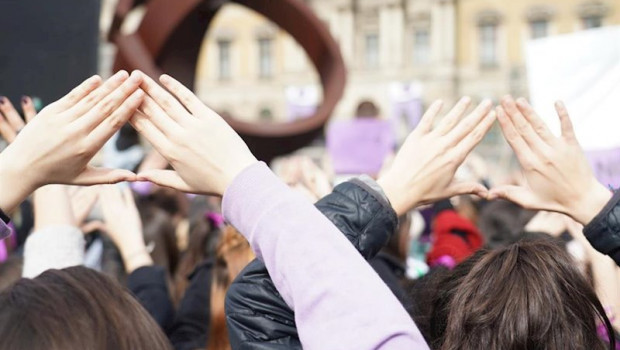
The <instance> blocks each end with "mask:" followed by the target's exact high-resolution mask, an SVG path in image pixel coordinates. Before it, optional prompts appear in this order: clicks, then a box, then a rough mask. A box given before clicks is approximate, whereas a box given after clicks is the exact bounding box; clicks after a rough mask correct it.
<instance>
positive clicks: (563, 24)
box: [456, 0, 620, 66]
mask: <svg viewBox="0 0 620 350" xmlns="http://www.w3.org/2000/svg"><path fill="white" fill-rule="evenodd" d="M456 3H457V28H458V29H457V45H458V54H457V60H458V64H459V65H460V66H472V65H478V40H479V32H478V23H477V16H478V15H479V14H480V13H482V12H484V11H495V12H497V13H498V14H499V15H500V21H499V27H498V45H499V48H500V52H499V59H500V66H505V65H516V64H522V63H523V56H524V52H523V47H524V44H525V42H526V41H527V39H529V37H530V27H529V21H528V18H527V12H528V10H530V9H532V8H535V7H541V6H544V7H548V8H550V9H551V11H552V13H553V15H552V16H551V18H550V20H549V35H558V34H566V33H572V32H575V31H577V30H580V29H582V18H581V16H580V13H579V7H580V5H583V4H588V3H597V2H593V1H590V2H584V1H583V0H548V1H541V0H517V1H514V0H460V1H456ZM598 3H601V4H604V5H605V6H606V7H607V8H608V11H607V13H606V14H605V16H604V17H603V25H604V26H608V25H620V0H602V1H598ZM502 49H504V50H502Z"/></svg>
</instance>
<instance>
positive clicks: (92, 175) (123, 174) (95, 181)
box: [71, 166, 136, 186]
mask: <svg viewBox="0 0 620 350" xmlns="http://www.w3.org/2000/svg"><path fill="white" fill-rule="evenodd" d="M123 181H136V174H134V173H133V172H131V171H129V170H124V169H108V168H96V167H92V166H88V167H87V168H86V170H84V171H83V172H82V173H81V174H80V175H78V177H77V178H75V180H73V182H72V183H71V184H72V185H80V186H91V185H100V184H115V183H119V182H123Z"/></svg>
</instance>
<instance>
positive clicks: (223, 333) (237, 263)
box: [207, 226, 254, 350]
mask: <svg viewBox="0 0 620 350" xmlns="http://www.w3.org/2000/svg"><path fill="white" fill-rule="evenodd" d="M216 255H217V259H216V262H215V265H214V266H213V277H212V282H211V322H210V323H209V343H208V344H207V350H230V341H229V340H228V328H226V313H225V309H224V300H225V298H226V292H227V291H228V288H229V287H230V284H231V283H232V281H233V280H234V279H235V277H237V275H238V274H239V273H240V272H241V270H243V268H244V267H245V266H246V265H247V264H248V263H249V262H250V261H252V259H254V253H253V252H252V250H251V249H250V244H249V243H248V241H246V240H245V238H243V236H242V235H241V234H240V233H239V232H237V230H235V229H234V228H233V227H232V226H226V228H225V229H224V231H223V234H222V240H221V241H220V244H219V245H218V247H217V254H216Z"/></svg>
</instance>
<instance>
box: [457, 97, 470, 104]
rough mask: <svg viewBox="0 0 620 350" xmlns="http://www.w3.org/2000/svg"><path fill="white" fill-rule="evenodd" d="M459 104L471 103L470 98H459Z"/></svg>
mask: <svg viewBox="0 0 620 350" xmlns="http://www.w3.org/2000/svg"><path fill="white" fill-rule="evenodd" d="M460 103H463V104H469V103H471V97H469V96H463V97H461V101H460Z"/></svg>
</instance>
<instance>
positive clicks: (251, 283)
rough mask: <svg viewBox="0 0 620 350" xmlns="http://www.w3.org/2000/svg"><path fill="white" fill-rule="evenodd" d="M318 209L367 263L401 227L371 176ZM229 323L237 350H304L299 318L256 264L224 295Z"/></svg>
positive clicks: (259, 263)
mask: <svg viewBox="0 0 620 350" xmlns="http://www.w3.org/2000/svg"><path fill="white" fill-rule="evenodd" d="M315 206H316V208H317V209H318V210H319V211H320V212H321V213H322V214H323V215H324V216H325V217H327V218H328V219H329V220H330V221H331V222H332V223H333V224H334V225H335V226H336V227H337V228H338V229H339V230H340V232H341V234H343V235H344V236H345V237H346V238H347V239H348V240H349V242H350V243H351V244H352V245H353V247H355V249H356V250H357V251H358V252H359V253H360V254H361V255H362V257H364V259H366V260H368V259H371V258H373V257H374V256H375V255H376V254H377V252H378V251H379V249H381V248H382V247H383V246H384V245H385V243H386V242H387V241H388V240H389V239H390V237H391V236H392V235H393V234H394V231H395V230H396V227H397V222H398V220H397V217H396V213H395V212H394V210H393V209H392V207H391V206H390V204H389V202H388V201H387V198H386V197H385V195H384V194H383V193H382V191H381V188H380V187H379V186H378V185H377V184H376V182H375V181H373V180H372V179H370V178H369V177H367V176H365V177H362V178H356V179H353V180H351V181H348V182H345V183H342V184H340V185H338V186H336V188H335V189H334V190H333V191H332V193H330V194H328V195H327V196H325V197H324V198H322V199H321V200H320V201H319V202H318V203H316V204H315ZM226 323H227V326H228V332H229V338H230V342H231V345H232V347H233V348H235V349H237V348H248V349H250V348H252V349H253V348H260V347H261V346H269V348H270V349H273V348H279V349H301V342H300V339H299V334H298V332H297V327H296V325H295V313H294V311H293V310H292V309H291V308H290V307H289V306H288V305H287V304H286V302H285V301H284V300H283V299H282V297H281V295H280V294H279V293H278V291H277V289H276V286H275V285H274V282H273V280H272V279H271V277H270V275H269V272H268V271H267V268H266V266H265V264H264V263H263V262H262V261H260V260H258V259H256V260H254V261H253V262H251V263H250V264H249V265H248V266H247V267H246V268H245V269H244V270H243V271H242V272H241V273H240V274H239V276H238V277H237V278H236V279H235V280H234V281H233V283H232V285H231V286H230V288H229V290H228V293H227V294H226Z"/></svg>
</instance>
